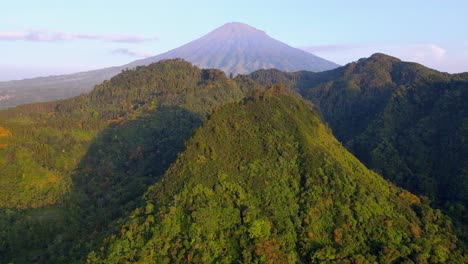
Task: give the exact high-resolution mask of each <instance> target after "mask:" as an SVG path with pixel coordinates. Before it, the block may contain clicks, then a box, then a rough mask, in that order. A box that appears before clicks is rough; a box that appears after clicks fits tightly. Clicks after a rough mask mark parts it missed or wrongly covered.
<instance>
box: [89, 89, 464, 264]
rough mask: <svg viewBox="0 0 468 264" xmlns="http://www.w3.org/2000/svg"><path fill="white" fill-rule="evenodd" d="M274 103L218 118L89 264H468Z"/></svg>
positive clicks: (316, 131)
mask: <svg viewBox="0 0 468 264" xmlns="http://www.w3.org/2000/svg"><path fill="white" fill-rule="evenodd" d="M281 91H282V88H281V87H273V88H272V89H269V90H267V91H264V92H256V93H254V94H253V95H252V96H251V97H249V98H248V99H246V100H244V101H243V102H242V103H232V104H230V105H228V106H226V107H223V108H221V109H220V110H218V111H216V112H215V113H214V114H213V115H212V116H211V117H210V119H209V120H208V121H207V122H206V123H205V124H204V125H203V126H202V127H201V128H199V129H197V131H196V132H195V135H194V136H193V137H192V138H191V139H190V140H189V141H188V143H187V147H186V150H185V151H184V152H183V153H182V154H180V155H179V157H178V159H177V161H176V162H175V163H173V165H171V167H170V168H169V169H168V171H167V172H166V174H165V175H164V177H163V178H162V180H161V181H159V182H158V183H156V184H155V185H154V186H152V187H151V188H150V189H149V191H148V192H147V193H146V195H145V202H146V204H145V205H144V206H142V207H140V208H138V209H136V210H135V211H134V212H133V214H132V215H131V216H130V217H129V218H128V219H127V221H126V223H125V224H124V225H122V227H121V229H120V231H119V233H118V234H114V235H111V236H109V237H108V238H107V239H106V241H105V243H104V244H103V247H101V248H100V249H99V250H96V251H93V252H91V253H90V254H89V256H88V263H136V262H138V263H153V262H154V263H181V262H194V263H232V262H241V263H297V262H299V263H302V262H304V263H309V262H312V263H322V262H340V263H374V262H380V263H390V262H405V263H413V262H418V263H427V262H431V263H443V262H452V263H462V262H464V261H466V259H463V256H462V255H461V254H460V252H459V251H458V250H457V249H456V243H455V242H456V237H455V236H454V235H453V234H452V230H451V223H450V220H449V218H448V217H446V216H444V215H442V214H441V213H440V211H437V210H433V209H431V208H430V207H429V206H428V205H427V202H426V201H421V200H420V199H419V198H418V197H417V196H415V195H413V194H411V193H409V192H407V191H405V190H403V189H400V188H397V187H395V186H394V185H392V184H390V183H388V182H387V181H385V180H384V179H382V178H381V177H380V176H379V175H377V174H376V173H374V172H371V171H369V170H368V169H366V168H365V167H364V166H363V165H362V164H361V163H360V162H359V161H358V160H357V159H356V158H354V156H352V155H351V154H350V153H349V152H347V151H346V150H345V148H344V147H342V146H341V144H340V143H339V142H338V141H337V140H336V139H335V138H334V137H333V135H332V134H331V132H330V130H329V129H328V128H327V127H326V126H324V125H323V124H322V123H321V121H320V118H319V116H318V115H317V114H316V112H315V111H313V110H312V109H311V107H310V105H308V104H306V103H304V102H303V101H302V100H301V99H299V98H295V97H291V96H288V95H285V94H284V93H283V92H281ZM259 135H261V136H259Z"/></svg>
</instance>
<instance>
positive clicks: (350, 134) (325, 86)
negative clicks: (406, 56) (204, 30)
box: [250, 54, 468, 234]
mask: <svg viewBox="0 0 468 264" xmlns="http://www.w3.org/2000/svg"><path fill="white" fill-rule="evenodd" d="M250 76H251V77H252V78H253V79H254V80H257V81H259V82H260V83H262V84H273V83H278V82H279V83H285V84H287V85H289V86H291V87H294V88H296V90H298V91H300V92H301V93H302V94H303V96H304V97H305V98H307V99H309V100H310V101H312V102H313V103H315V104H316V105H317V107H318V108H319V110H320V112H321V115H322V117H323V119H324V120H325V121H326V122H327V123H328V124H329V125H330V127H331V128H332V130H333V133H334V134H335V135H336V137H337V138H338V139H339V140H340V141H341V142H343V144H344V145H345V146H346V147H347V148H348V149H349V150H350V151H351V152H353V153H354V154H355V155H356V156H357V157H358V158H359V159H360V160H361V161H362V162H363V163H364V164H366V165H367V166H368V167H370V168H371V169H374V170H376V171H377V172H379V173H381V174H382V175H383V176H384V177H386V178H387V179H390V180H391V181H393V182H394V183H395V184H397V185H399V186H402V187H404V188H407V189H409V190H410V191H412V192H415V193H417V194H421V195H426V196H429V197H430V198H431V200H432V201H433V204H434V205H436V206H438V207H439V208H443V209H444V210H445V212H447V213H449V214H450V215H451V216H453V217H454V219H455V220H456V222H457V223H458V224H457V226H459V227H460V228H464V229H465V230H463V229H462V230H460V234H467V233H468V232H467V230H468V229H466V227H462V226H463V225H466V223H467V222H468V214H467V211H466V208H468V203H467V201H468V200H467V195H466V194H467V192H468V174H467V171H468V149H467V144H466V142H467V125H466V124H467V122H468V121H467V117H468V107H467V106H468V104H466V101H467V100H468V76H467V74H466V73H465V74H454V75H450V74H447V73H440V72H437V71H434V70H431V69H428V68H425V67H423V66H421V65H419V64H415V63H408V62H402V61H400V60H398V59H396V58H393V57H390V56H386V55H384V54H374V55H372V56H371V57H370V58H368V59H362V60H359V61H358V62H356V63H350V64H348V65H346V66H344V67H341V68H338V69H336V70H332V71H327V72H322V73H310V72H297V73H282V72H275V71H258V72H255V73H252V74H251V75H250Z"/></svg>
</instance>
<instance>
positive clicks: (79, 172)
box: [0, 60, 255, 263]
mask: <svg viewBox="0 0 468 264" xmlns="http://www.w3.org/2000/svg"><path fill="white" fill-rule="evenodd" d="M254 88H255V85H254V83H253V82H252V81H251V80H249V79H248V78H241V77H239V78H237V79H234V80H230V79H228V78H226V76H225V75H224V73H222V72H221V71H218V70H200V69H198V68H197V67H194V66H192V65H191V64H190V63H187V62H185V61H182V60H168V61H163V62H160V63H157V64H152V65H150V66H148V67H138V68H136V69H135V70H127V71H124V72H122V73H121V74H120V75H117V76H116V77H114V78H112V79H111V80H110V81H106V82H104V83H103V84H101V85H98V86H97V87H96V88H95V90H94V91H93V92H91V93H90V94H88V95H83V96H79V97H76V98H73V99H69V100H63V101H55V102H51V103H43V104H31V105H24V106H20V107H17V108H13V109H9V110H5V111H2V112H0V127H1V130H0V146H1V147H0V208H3V209H7V210H3V211H0V219H1V220H0V223H1V230H2V232H1V233H0V238H3V239H0V240H2V243H4V244H5V245H4V246H2V250H4V251H6V252H5V253H4V254H0V255H1V257H0V262H8V261H11V260H13V261H14V262H34V261H40V262H65V263H67V262H69V261H70V257H77V256H78V258H79V257H80V256H81V257H82V256H85V253H83V252H86V250H87V249H86V248H87V247H91V246H92V243H91V244H90V241H97V240H99V236H100V234H103V233H105V232H106V230H108V226H109V224H110V223H112V222H113V221H114V220H116V219H118V218H119V217H121V216H124V215H125V214H126V213H129V212H131V211H133V210H134V209H135V208H136V207H137V206H138V205H139V201H140V199H141V195H142V194H143V193H144V191H145V190H146V189H147V186H148V185H150V184H152V183H154V182H155V181H157V180H158V178H159V177H160V176H161V175H162V174H163V173H164V172H165V170H166V168H167V167H168V166H169V165H170V164H171V163H172V162H173V161H174V160H175V159H176V156H177V153H178V152H180V151H181V150H182V149H183V146H184V141H185V139H187V138H188V137H190V135H191V134H192V132H193V130H194V129H195V128H196V127H198V126H199V125H200V124H201V122H202V120H203V119H205V118H206V116H207V115H208V114H209V113H211V112H212V110H213V109H214V108H216V107H218V106H220V105H221V104H224V103H228V102H232V101H238V100H241V99H242V98H243V97H244V92H247V91H248V90H249V89H254ZM44 219H48V220H47V221H45V220H44ZM18 230H22V231H21V232H19V231H18ZM28 230H29V231H31V232H29V231H28ZM40 230H42V231H40ZM39 234H42V235H39ZM33 240H34V241H35V242H31V241H33ZM38 240H40V242H42V244H41V243H39V241H38ZM78 240H80V241H78ZM51 241H53V242H52V243H51ZM51 258H52V260H51Z"/></svg>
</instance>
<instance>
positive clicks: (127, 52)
mask: <svg viewBox="0 0 468 264" xmlns="http://www.w3.org/2000/svg"><path fill="white" fill-rule="evenodd" d="M112 54H120V55H127V56H131V57H138V58H148V57H151V56H154V55H153V54H150V53H144V52H136V51H131V50H129V49H116V50H113V51H112Z"/></svg>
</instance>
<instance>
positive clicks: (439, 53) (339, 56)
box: [299, 43, 467, 72]
mask: <svg viewBox="0 0 468 264" xmlns="http://www.w3.org/2000/svg"><path fill="white" fill-rule="evenodd" d="M299 48H300V49H302V50H305V51H308V52H311V53H314V54H315V55H317V56H320V57H323V58H326V59H328V60H331V61H334V62H336V63H339V64H346V63H349V62H352V61H357V60H359V59H360V58H366V57H369V56H371V55H372V54H374V53H377V52H380V53H385V54H388V55H391V56H394V57H397V58H400V59H402V60H404V61H412V62H417V63H420V64H423V65H425V66H428V67H431V68H435V69H438V70H443V71H450V72H456V71H460V70H465V71H466V70H467V69H466V68H464V67H461V66H460V68H459V69H457V68H456V67H454V66H453V65H454V64H453V63H452V61H454V57H453V54H452V55H451V54H449V52H448V50H447V49H445V48H443V47H441V46H439V45H437V44H434V43H417V44H413V43H410V44H395V45H366V44H329V45H320V46H305V47H299ZM459 55H461V54H459ZM449 65H450V66H449Z"/></svg>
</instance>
